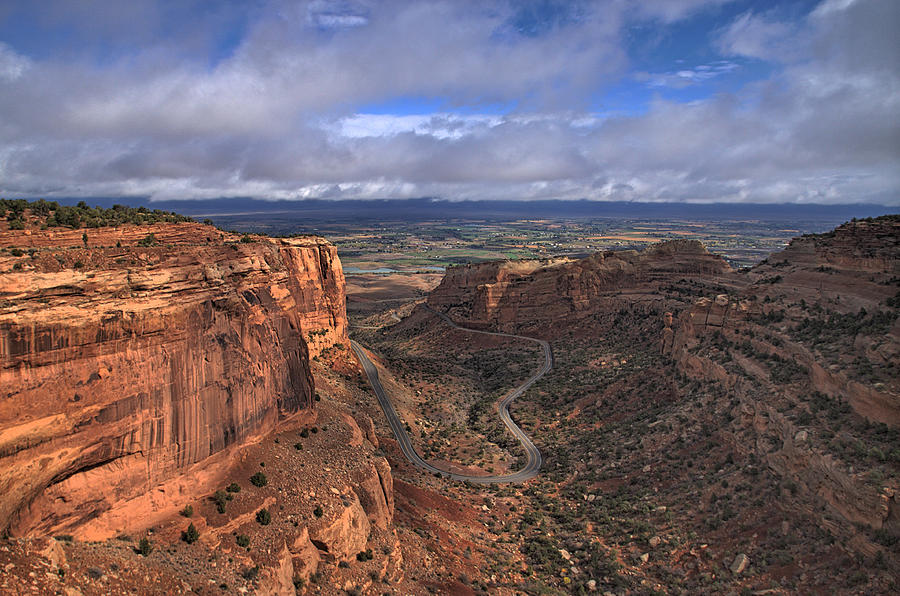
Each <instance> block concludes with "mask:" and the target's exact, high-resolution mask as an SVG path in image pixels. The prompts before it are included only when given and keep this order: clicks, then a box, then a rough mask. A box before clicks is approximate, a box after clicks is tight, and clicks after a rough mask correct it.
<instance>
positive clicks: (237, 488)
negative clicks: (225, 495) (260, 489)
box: [225, 482, 241, 493]
mask: <svg viewBox="0 0 900 596" xmlns="http://www.w3.org/2000/svg"><path fill="white" fill-rule="evenodd" d="M225 490H227V491H228V492H230V493H239V492H241V485H240V484H238V483H237V482H232V483H231V484H229V485H228V486H227V487H225Z"/></svg>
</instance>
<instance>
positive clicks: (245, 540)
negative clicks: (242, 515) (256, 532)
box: [234, 534, 250, 548]
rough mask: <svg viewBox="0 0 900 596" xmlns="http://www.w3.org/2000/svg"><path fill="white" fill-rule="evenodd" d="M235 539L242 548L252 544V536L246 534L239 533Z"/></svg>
mask: <svg viewBox="0 0 900 596" xmlns="http://www.w3.org/2000/svg"><path fill="white" fill-rule="evenodd" d="M234 539H235V541H237V545H238V546H240V547H241V548H247V547H248V546H250V537H249V536H247V535H246V534H238V535H237V536H235V537H234Z"/></svg>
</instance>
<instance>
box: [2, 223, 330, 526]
mask: <svg viewBox="0 0 900 596" xmlns="http://www.w3.org/2000/svg"><path fill="white" fill-rule="evenodd" d="M82 233H83V232H82V230H66V231H52V232H40V231H32V232H31V233H30V234H27V235H25V234H23V233H22V232H17V233H14V232H4V233H3V234H2V235H0V245H5V246H15V247H18V248H28V247H32V248H36V249H37V251H36V252H35V253H34V255H33V256H31V257H30V258H29V257H19V258H13V257H0V388H2V398H3V399H2V400H0V526H3V527H9V528H10V529H11V530H12V532H13V533H14V534H23V533H45V534H50V533H56V532H63V531H65V532H67V533H73V531H75V533H77V530H78V528H80V527H83V526H84V524H86V523H87V524H88V527H89V528H91V531H90V532H88V534H87V535H90V536H92V537H99V536H104V535H108V534H109V533H111V532H114V531H115V530H116V528H114V527H113V526H115V525H118V524H121V523H122V517H121V515H119V513H118V510H120V509H122V508H123V507H127V506H128V503H129V502H130V503H131V504H132V505H133V504H134V503H140V504H141V506H142V507H144V508H147V509H149V510H144V511H142V513H143V515H144V518H145V519H152V513H153V511H154V510H164V509H165V508H166V507H171V505H172V503H173V502H177V501H178V500H179V499H181V500H184V498H185V495H190V494H191V493H192V491H202V490H205V487H204V486H199V485H203V484H204V482H203V481H204V480H209V481H210V482H212V481H214V478H215V476H216V470H217V467H216V466H220V467H222V466H224V465H225V464H226V463H227V453H228V452H229V451H230V450H233V449H235V448H237V447H239V446H241V445H242V444H246V443H247V442H249V441H253V440H254V439H255V438H257V437H259V436H261V435H262V434H264V433H266V432H268V431H270V430H271V429H272V428H273V427H274V425H275V423H276V421H277V420H278V419H279V417H284V416H290V415H295V414H305V415H310V416H311V415H312V414H311V412H312V406H313V403H314V402H313V394H314V388H313V379H312V375H311V373H310V368H309V358H310V357H312V356H315V355H316V354H318V353H319V352H321V351H322V350H324V349H327V348H329V347H331V346H332V345H335V344H337V345H341V346H344V345H346V343H347V335H346V329H347V322H346V314H345V311H344V294H343V288H344V279H343V273H342V269H341V265H340V261H339V260H338V258H337V254H336V251H335V248H334V247H333V246H331V245H330V244H328V243H327V242H325V241H324V240H322V239H319V238H299V239H283V240H278V239H267V238H257V239H256V241H254V242H237V240H238V238H236V237H233V236H229V235H227V234H223V233H222V232H219V231H218V230H215V229H214V228H212V227H210V226H203V225H199V224H160V225H155V226H141V227H138V226H122V227H121V228H101V229H97V230H88V232H87V233H88V236H89V239H88V242H87V243H86V244H87V245H85V242H84V240H83V238H82ZM151 233H152V234H153V235H154V237H155V240H156V241H157V242H158V245H156V246H138V244H137V243H138V241H139V240H141V239H144V238H147V235H148V234H151ZM117 243H118V244H119V245H120V246H119V247H116V245H117ZM148 243H149V242H148ZM188 472H191V473H196V474H198V476H196V477H190V478H185V476H184V475H185V473H188Z"/></svg>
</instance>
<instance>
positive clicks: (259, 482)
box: [250, 472, 269, 487]
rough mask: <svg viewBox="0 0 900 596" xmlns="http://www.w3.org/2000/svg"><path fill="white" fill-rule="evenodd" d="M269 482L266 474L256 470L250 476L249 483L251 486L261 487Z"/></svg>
mask: <svg viewBox="0 0 900 596" xmlns="http://www.w3.org/2000/svg"><path fill="white" fill-rule="evenodd" d="M268 483H269V479H268V478H266V475H265V474H264V473H262V472H257V473H256V474H254V475H253V476H251V477H250V484H252V485H253V486H259V487H263V486H265V485H267V484H268Z"/></svg>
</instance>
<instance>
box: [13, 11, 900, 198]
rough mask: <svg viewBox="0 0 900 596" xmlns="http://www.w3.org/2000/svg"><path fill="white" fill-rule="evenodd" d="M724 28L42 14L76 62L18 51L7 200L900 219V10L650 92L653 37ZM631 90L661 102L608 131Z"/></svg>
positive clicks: (730, 24) (60, 51)
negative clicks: (722, 208) (597, 204)
mask: <svg viewBox="0 0 900 596" xmlns="http://www.w3.org/2000/svg"><path fill="white" fill-rule="evenodd" d="M724 4H727V3H726V2H721V1H719V2H716V1H713V2H708V1H704V0H680V1H679V0H673V1H672V2H664V3H645V2H629V1H625V0H620V1H610V2H560V3H554V2H538V3H534V4H529V3H525V4H523V3H507V2H499V3H484V2H475V1H472V2H468V1H431V0H425V1H418V2H400V1H388V2H375V1H374V0H373V1H358V2H353V1H339V2H338V1H325V0H315V1H312V2H271V3H263V4H254V5H252V7H251V8H247V5H244V4H243V3H242V4H241V5H240V6H225V7H224V8H221V9H219V10H218V12H214V13H210V11H209V10H208V9H207V8H206V7H205V5H202V4H199V3H198V4H196V5H195V4H193V3H191V2H184V3H176V8H172V6H171V5H169V4H168V3H167V4H158V3H155V2H149V1H135V2H129V3H122V5H121V6H122V8H121V9H120V10H118V11H113V12H107V11H102V10H100V9H99V8H98V6H99V5H92V4H91V3H84V4H79V5H78V6H79V8H78V9H75V8H72V5H71V4H70V3H65V2H59V3H56V2H48V3H47V4H46V6H45V10H43V11H40V15H38V14H37V13H34V14H32V13H31V12H30V11H31V10H32V9H30V8H29V7H28V5H24V4H23V5H22V6H20V7H15V8H13V9H10V10H9V11H7V13H8V14H6V15H5V16H4V15H3V14H2V13H0V19H3V18H5V19H7V20H8V21H10V22H12V20H14V19H19V20H20V21H21V22H28V23H33V24H34V27H36V31H37V32H39V33H40V32H45V33H46V34H47V35H49V34H50V33H52V32H53V31H56V30H57V29H58V28H60V27H64V28H65V30H66V31H67V32H68V37H67V39H71V40H73V41H72V45H71V46H66V45H60V46H57V47H52V48H50V50H47V51H44V52H43V53H41V52H38V51H35V50H31V51H29V50H28V49H27V48H26V49H20V48H19V45H23V44H21V43H20V44H18V45H17V44H16V43H14V42H12V41H9V40H3V41H2V42H0V193H3V194H4V195H6V196H48V197H53V196H120V195H123V196H124V195H131V196H138V195H139V196H151V197H153V198H160V199H177V198H206V197H222V196H254V197H258V198H308V197H319V198H371V197H420V196H435V197H443V198H449V199H491V198H502V199H529V198H534V199H538V198H542V199H543V198H588V199H595V200H646V201H700V202H713V201H748V202H749V201H752V202H815V203H846V202H874V203H882V204H892V205H896V204H900V195H898V189H900V118H898V117H897V116H898V114H900V64H898V61H897V56H898V54H900V52H898V50H900V46H898V41H897V36H896V34H895V29H896V26H897V25H898V24H900V3H896V2H883V1H879V0H856V1H855V2H853V1H849V0H841V1H832V0H828V1H826V2H823V3H822V4H820V5H819V6H817V7H816V8H815V9H814V10H812V11H811V12H809V13H807V14H802V15H800V16H789V17H786V16H784V15H782V14H779V13H777V12H767V13H757V12H753V11H752V9H751V10H749V11H742V12H739V13H737V14H735V15H732V16H729V17H727V18H726V19H725V20H724V21H721V22H716V23H715V25H714V26H711V27H710V28H709V30H708V36H707V38H706V39H704V40H701V41H702V43H704V44H706V46H708V48H709V51H710V52H712V53H714V54H715V55H714V56H713V57H712V58H710V59H709V60H706V61H704V62H698V63H695V64H691V65H686V66H684V67H683V68H677V69H672V70H660V71H655V72H651V71H649V70H641V69H637V68H635V60H634V58H633V56H632V53H633V44H632V45H629V36H630V35H631V33H632V32H633V31H635V30H636V29H641V28H643V29H648V28H649V29H652V30H654V31H657V32H658V33H659V35H667V34H668V35H673V34H674V33H672V32H675V31H677V30H678V27H679V23H684V22H687V21H689V20H690V19H696V18H700V17H698V15H703V14H706V15H710V14H711V15H723V14H725V13H723V12H721V11H722V10H723V6H722V5H724ZM104 5H105V4H104ZM648 7H649V8H648ZM172 11H176V12H175V13H174V14H173V13H172ZM99 14H103V15H104V17H103V18H102V19H100V18H98V15H99ZM723 18H725V17H723ZM709 20H710V21H711V22H712V21H713V19H709ZM185 22H188V23H191V26H186V25H185V24H184V23H185ZM179 23H180V25H178V24H179ZM667 32H668V33H667ZM0 39H2V38H0ZM754 65H764V66H765V67H766V68H765V75H764V76H760V77H758V78H755V79H748V80H746V81H745V82H743V83H742V84H741V85H739V86H737V87H736V88H733V89H718V90H716V91H715V92H712V93H708V94H706V95H703V96H701V97H696V98H689V99H684V98H673V97H668V96H666V95H665V94H661V93H658V90H660V89H675V90H681V89H689V88H692V86H696V85H703V84H707V83H709V82H710V81H714V80H716V79H718V78H720V77H723V76H727V75H729V74H731V73H734V72H735V71H737V70H740V69H749V68H752V67H754ZM623 82H630V83H629V84H632V85H634V86H636V87H638V88H641V89H644V90H645V91H646V93H647V97H648V101H646V102H645V103H644V104H643V105H641V106H640V107H639V108H636V109H634V110H621V109H617V110H604V109H603V104H604V101H603V98H604V94H605V93H607V92H609V90H611V89H614V88H615V87H616V86H617V85H622V84H623ZM405 98H424V99H423V102H421V103H422V104H427V103H428V102H429V101H431V102H433V103H437V104H438V105H439V107H438V108H436V109H434V110H432V111H429V112H427V113H420V112H421V111H420V110H419V111H418V112H417V111H416V110H412V111H413V112H415V113H409V112H410V110H408V109H407V108H405V107H404V103H403V100H404V99H405ZM598 98H599V99H598ZM425 100H427V101H425ZM417 105H418V104H417ZM367 106H369V107H367Z"/></svg>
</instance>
